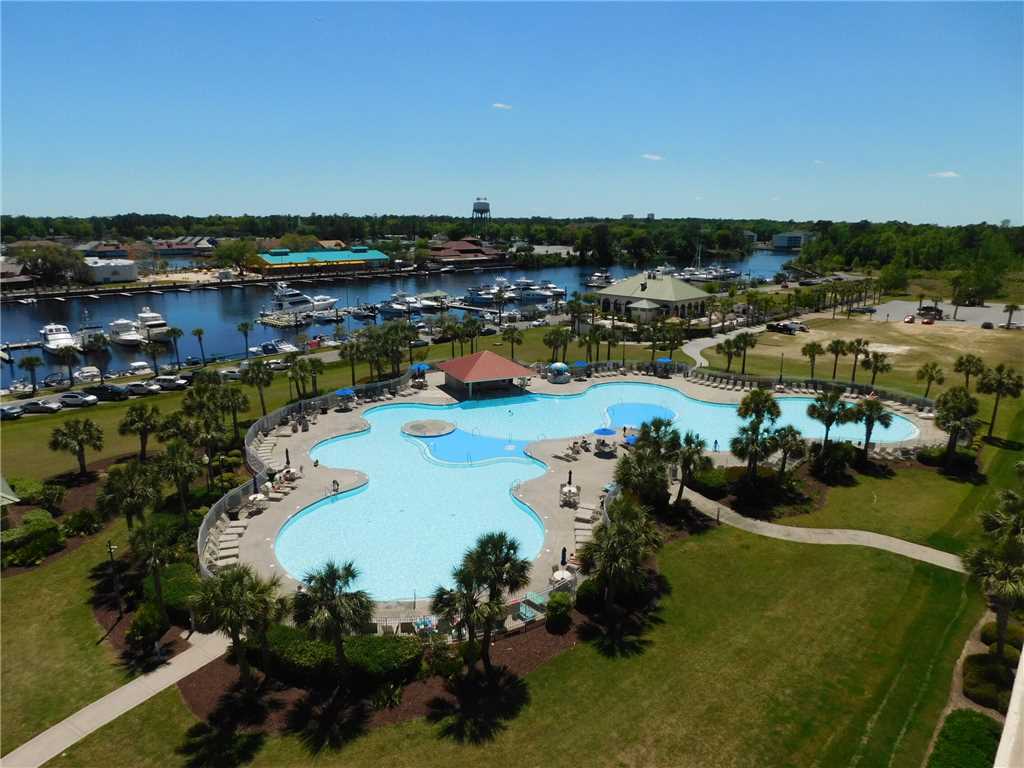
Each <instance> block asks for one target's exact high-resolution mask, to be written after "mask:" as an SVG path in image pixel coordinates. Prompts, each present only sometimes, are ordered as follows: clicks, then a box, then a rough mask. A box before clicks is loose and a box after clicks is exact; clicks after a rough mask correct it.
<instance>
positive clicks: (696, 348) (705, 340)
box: [683, 325, 766, 368]
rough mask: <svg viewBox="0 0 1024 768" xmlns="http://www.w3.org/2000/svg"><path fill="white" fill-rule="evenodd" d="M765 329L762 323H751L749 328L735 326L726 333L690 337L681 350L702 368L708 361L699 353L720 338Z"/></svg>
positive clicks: (720, 339)
mask: <svg viewBox="0 0 1024 768" xmlns="http://www.w3.org/2000/svg"><path fill="white" fill-rule="evenodd" d="M764 330H766V328H765V326H764V325H752V326H750V327H749V328H737V329H736V330H735V331H729V332H728V333H717V334H715V335H714V336H702V337H700V338H699V339H690V340H689V341H688V342H686V343H685V344H684V345H683V352H685V353H686V354H687V355H689V356H690V357H691V358H693V361H694V365H696V367H697V368H704V367H706V366H707V364H708V361H707V360H706V359H705V358H704V356H703V355H702V354H701V352H703V351H704V350H705V349H708V348H709V347H713V346H715V344H718V343H719V342H721V341H722V339H731V338H732V337H733V336H738V335H739V334H741V333H760V332H761V331H764Z"/></svg>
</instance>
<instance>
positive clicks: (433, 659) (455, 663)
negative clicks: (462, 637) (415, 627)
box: [423, 635, 462, 680]
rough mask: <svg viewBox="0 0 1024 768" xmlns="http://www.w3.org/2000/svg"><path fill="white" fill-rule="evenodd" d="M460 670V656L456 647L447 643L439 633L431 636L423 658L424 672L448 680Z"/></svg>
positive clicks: (429, 675)
mask: <svg viewBox="0 0 1024 768" xmlns="http://www.w3.org/2000/svg"><path fill="white" fill-rule="evenodd" d="M461 671H462V656H461V654H460V653H459V649H458V647H457V646H455V645H452V644H450V643H448V642H447V641H446V640H445V639H444V638H443V637H441V636H440V635H434V636H433V637H431V639H430V644H429V645H428V646H427V648H426V652H425V654H424V658H423V672H424V674H425V675H426V676H428V677H433V676H435V675H436V676H437V677H440V678H443V679H445V680H449V679H451V678H453V677H455V676H456V675H457V674H459V672H461Z"/></svg>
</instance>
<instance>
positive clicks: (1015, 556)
mask: <svg viewBox="0 0 1024 768" xmlns="http://www.w3.org/2000/svg"><path fill="white" fill-rule="evenodd" d="M964 565H966V566H967V570H968V572H969V573H970V574H971V576H972V577H973V578H974V579H975V580H976V581H977V582H978V583H979V584H980V585H981V588H982V590H983V591H984V592H985V594H986V595H987V597H988V600H989V603H990V604H991V605H992V608H993V609H994V611H995V614H996V655H997V656H998V657H999V658H1000V659H1005V655H1004V654H1005V647H1006V630H1007V627H1008V626H1009V623H1010V612H1011V611H1012V610H1013V609H1014V608H1015V607H1016V606H1018V605H1020V604H1021V602H1022V601H1024V547H1022V545H1021V542H1020V541H1019V540H1018V539H1016V538H1015V537H1013V536H1006V535H999V534H998V533H995V534H988V535H987V536H986V542H985V543H984V544H982V545H981V546H979V547H975V548H973V549H971V550H969V551H968V552H967V554H966V556H965V557H964Z"/></svg>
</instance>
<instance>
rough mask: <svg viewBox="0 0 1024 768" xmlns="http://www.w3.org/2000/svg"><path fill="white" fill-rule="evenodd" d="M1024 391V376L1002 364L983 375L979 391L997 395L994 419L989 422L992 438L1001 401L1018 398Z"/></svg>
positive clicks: (993, 413) (989, 434) (993, 410)
mask: <svg viewBox="0 0 1024 768" xmlns="http://www.w3.org/2000/svg"><path fill="white" fill-rule="evenodd" d="M1022 390H1024V376H1021V375H1020V374H1019V373H1017V371H1016V370H1015V369H1014V368H1011V367H1010V366H1008V365H1006V364H1005V363H1000V364H999V365H997V366H996V367H995V368H988V369H986V370H985V372H984V373H983V374H981V381H979V382H978V391H979V392H981V393H983V394H986V395H995V396H996V401H995V403H993V404H992V418H991V419H989V422H988V436H989V437H992V430H993V429H995V427H996V415H997V414H998V413H999V401H1000V400H1002V399H1003V398H1004V397H1012V398H1018V397H1020V394H1021V391H1022Z"/></svg>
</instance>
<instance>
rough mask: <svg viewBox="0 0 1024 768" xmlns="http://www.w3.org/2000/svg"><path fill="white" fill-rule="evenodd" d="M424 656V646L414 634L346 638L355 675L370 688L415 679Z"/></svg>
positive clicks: (346, 647)
mask: <svg viewBox="0 0 1024 768" xmlns="http://www.w3.org/2000/svg"><path fill="white" fill-rule="evenodd" d="M422 657H423V646H422V645H421V644H420V641H419V640H418V639H417V638H415V637H407V636H402V635H355V636H353V637H346V638H345V660H346V661H347V662H348V663H349V665H350V666H351V667H352V670H353V672H354V673H355V674H356V677H357V678H358V679H360V680H361V681H362V682H363V683H365V684H366V685H368V686H369V687H371V688H378V687H380V686H382V685H384V684H385V683H399V684H401V683H406V682H409V681H410V680H413V679H414V678H415V677H416V673H417V672H418V671H419V666H420V659H421V658H422Z"/></svg>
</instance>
